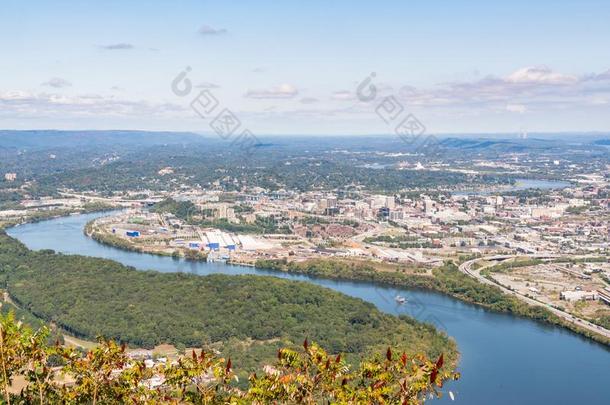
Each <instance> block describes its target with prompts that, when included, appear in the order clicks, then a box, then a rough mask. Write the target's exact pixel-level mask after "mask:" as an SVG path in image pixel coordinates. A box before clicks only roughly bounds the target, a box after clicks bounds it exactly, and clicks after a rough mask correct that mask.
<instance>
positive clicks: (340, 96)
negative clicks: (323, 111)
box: [331, 90, 354, 100]
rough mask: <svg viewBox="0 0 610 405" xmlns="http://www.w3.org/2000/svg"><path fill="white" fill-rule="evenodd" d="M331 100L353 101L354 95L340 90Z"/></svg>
mask: <svg viewBox="0 0 610 405" xmlns="http://www.w3.org/2000/svg"><path fill="white" fill-rule="evenodd" d="M331 98H332V99H333V100H353V99H354V93H353V92H351V91H349V90H339V91H335V92H333V94H332V96H331Z"/></svg>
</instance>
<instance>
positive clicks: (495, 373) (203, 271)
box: [8, 214, 610, 404]
mask: <svg viewBox="0 0 610 405" xmlns="http://www.w3.org/2000/svg"><path fill="white" fill-rule="evenodd" d="M101 215H103V214H87V215H79V216H72V217H67V218H59V219H53V220H49V221H44V222H39V223H35V224H27V225H22V226H19V227H16V228H12V229H10V230H9V231H8V233H9V234H10V235H11V236H13V237H15V238H17V239H19V240H20V241H22V242H23V243H25V244H26V245H27V246H28V247H29V248H31V249H35V250H37V249H54V250H55V251H57V252H62V253H70V254H81V255H87V256H95V257H103V258H107V259H113V260H116V261H118V262H121V263H123V264H125V265H128V266H133V267H135V268H137V269H139V270H157V271H161V272H184V273H192V274H197V275H202V276H203V275H207V274H214V273H222V274H235V275H237V274H258V275H271V276H275V277H281V278H285V279H290V280H302V281H308V282H311V283H314V284H318V285H321V286H324V287H327V288H331V289H333V290H336V291H340V292H342V293H344V294H347V295H350V296H353V297H358V298H361V299H363V300H366V301H369V302H371V303H373V304H375V305H376V306H377V307H378V308H379V309H380V310H382V311H384V312H387V313H390V314H395V315H398V314H408V315H411V316H413V317H415V318H417V319H420V320H422V321H427V322H432V323H434V324H435V325H436V326H437V327H438V328H440V329H443V330H445V331H446V332H447V333H448V334H449V335H450V336H452V337H453V338H455V340H456V341H457V343H458V347H459V349H460V352H461V360H460V365H459V371H460V372H461V373H462V378H461V379H460V380H459V381H457V382H451V383H449V384H447V385H446V386H445V388H444V391H447V390H451V391H452V392H453V393H454V394H455V397H456V398H455V402H456V403H462V404H547V403H549V404H551V403H552V404H575V403H576V404H584V403H586V404H609V403H610V384H609V383H610V350H609V349H608V348H606V347H605V346H603V345H600V344H597V343H594V342H591V341H589V340H587V339H585V338H582V337H580V336H578V335H575V334H573V333H571V332H569V331H567V330H564V329H562V328H557V327H553V326H548V325H544V324H541V323H537V322H534V321H531V320H528V319H522V318H517V317H514V316H511V315H507V314H499V313H494V312H491V311H487V310H484V309H482V308H480V307H477V306H474V305H470V304H466V303H463V302H461V301H459V300H456V299H453V298H450V297H448V296H445V295H441V294H436V293H432V292H426V291H419V290H405V289H396V288H388V287H383V286H378V285H375V284H372V283H359V282H349V281H333V280H326V279H318V278H312V277H307V276H302V275H290V274H285V273H278V272H273V271H266V270H258V269H254V268H251V267H244V266H230V265H225V264H222V263H205V262H187V261H183V260H176V259H172V258H170V257H161V256H154V255H149V254H141V253H135V252H126V251H122V250H119V249H115V248H112V247H108V246H104V245H101V244H99V243H97V242H95V241H93V240H91V239H89V238H87V237H86V236H85V235H84V234H83V228H84V226H85V224H86V223H87V222H88V221H90V220H92V219H93V218H96V217H99V216H101ZM396 295H402V296H405V297H407V298H408V302H407V303H406V304H405V305H398V304H397V303H396V302H395V300H394V297H395V296H396ZM434 402H435V403H445V402H447V403H452V402H451V401H450V400H449V398H448V395H445V398H444V399H443V400H441V401H434Z"/></svg>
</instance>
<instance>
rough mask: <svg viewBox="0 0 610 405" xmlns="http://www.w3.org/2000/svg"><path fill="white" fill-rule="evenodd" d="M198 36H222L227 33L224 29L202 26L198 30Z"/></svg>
mask: <svg viewBox="0 0 610 405" xmlns="http://www.w3.org/2000/svg"><path fill="white" fill-rule="evenodd" d="M198 32H199V34H200V35H204V36H212V35H223V34H226V33H227V30H226V29H224V28H213V27H210V26H209V25H203V26H201V28H199V31H198Z"/></svg>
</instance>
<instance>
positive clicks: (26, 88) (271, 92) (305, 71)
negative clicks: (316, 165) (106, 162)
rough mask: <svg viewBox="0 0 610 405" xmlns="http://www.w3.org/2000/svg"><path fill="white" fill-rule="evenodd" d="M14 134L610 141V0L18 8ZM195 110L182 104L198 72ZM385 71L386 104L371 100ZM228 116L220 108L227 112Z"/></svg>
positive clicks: (16, 4)
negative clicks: (529, 136) (570, 137)
mask: <svg viewBox="0 0 610 405" xmlns="http://www.w3.org/2000/svg"><path fill="white" fill-rule="evenodd" d="M0 10H1V11H0V51H1V52H2V63H1V64H0V73H1V74H0V127H2V128H19V129H28V128H58V129H84V128H87V129H110V128H126V129H150V130H192V131H198V132H210V128H209V120H206V119H202V118H201V117H200V116H198V115H197V114H196V113H195V112H194V111H193V110H192V109H191V108H190V102H191V101H192V99H193V98H194V97H196V96H197V95H198V94H199V92H200V91H202V90H206V91H208V92H209V93H210V94H212V95H213V97H214V98H215V99H216V100H218V102H219V105H220V107H222V108H228V109H230V110H231V111H232V112H233V113H234V114H235V115H236V116H237V117H238V118H239V120H240V121H241V123H242V125H243V127H247V128H248V129H250V130H252V131H253V132H255V133H258V134H368V133H391V132H392V131H393V129H394V127H393V123H390V124H388V123H386V122H384V120H382V119H381V118H380V117H379V116H377V115H376V114H375V109H376V107H377V106H378V105H379V103H380V102H381V101H382V100H383V99H384V98H385V97H394V98H395V100H396V101H397V102H398V103H399V104H400V105H401V106H402V108H403V109H404V114H408V113H411V114H414V115H415V116H416V117H417V118H418V119H419V120H420V121H421V122H422V123H424V125H425V126H426V128H427V131H428V132H432V133H460V132H466V133H470V132H481V133H486V132H516V131H523V130H526V131H530V132H533V131H548V132H555V131H595V130H599V131H608V130H610V52H608V46H609V44H610V24H609V23H608V22H609V21H610V2H608V1H578V2H577V1H553V2H550V1H544V2H543V1H539V2H532V1H510V2H492V1H450V0H447V1H434V0H428V1H353V0H352V1H328V0H327V1H315V0H310V1H253V0H251V1H231V2H227V1H224V2H221V1H218V2H211V1H175V2H169V1H135V0H134V1H129V2H126V1H104V2H100V1H76V0H74V1H57V0H56V1H25V0H21V1H14V0H8V1H6V0H5V1H3V2H2V5H0ZM187 66H189V67H190V68H191V70H190V73H189V74H188V76H187V78H188V80H190V81H191V83H192V84H193V89H192V92H191V93H189V94H188V95H187V96H182V97H181V96H177V95H176V94H174V93H173V92H172V91H171V86H170V85H171V82H172V80H173V79H174V78H175V77H176V76H177V75H178V74H179V73H180V72H181V71H182V70H183V69H185V67H187ZM371 72H375V74H376V76H375V78H374V81H373V84H374V85H375V86H376V88H377V90H378V91H377V97H376V98H375V99H374V100H372V101H368V102H364V101H362V100H359V99H358V98H357V97H356V88H357V86H358V84H359V83H360V82H361V81H362V80H363V79H365V78H366V77H367V76H368V75H369V74H370V73H371ZM220 107H219V108H220Z"/></svg>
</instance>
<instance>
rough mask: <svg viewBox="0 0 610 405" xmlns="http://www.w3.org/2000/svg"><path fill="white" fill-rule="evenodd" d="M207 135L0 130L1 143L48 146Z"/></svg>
mask: <svg viewBox="0 0 610 405" xmlns="http://www.w3.org/2000/svg"><path fill="white" fill-rule="evenodd" d="M205 139H206V138H204V137H203V136H201V135H197V134H194V133H192V132H149V131H122V130H116V131H114V130H113V131H55V130H31V131H14V130H0V147H2V148H17V149H30V150H32V149H50V148H53V149H55V148H71V147H83V146H85V147H99V146H141V145H146V146H153V145H165V144H168V145H180V144H184V143H200V142H204V141H205Z"/></svg>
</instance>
